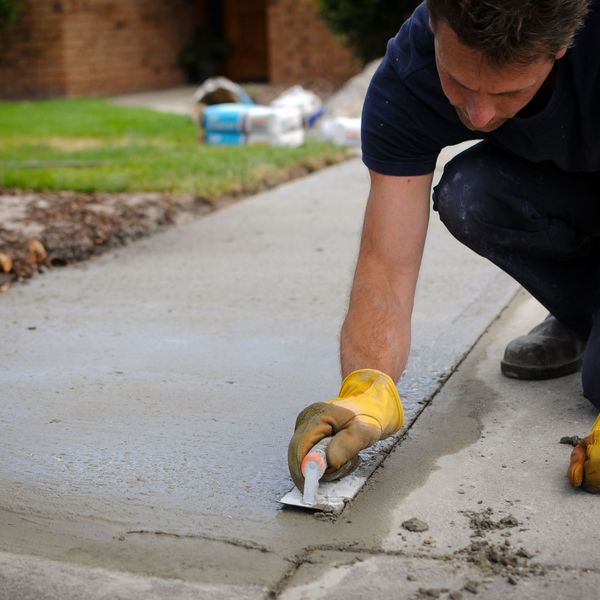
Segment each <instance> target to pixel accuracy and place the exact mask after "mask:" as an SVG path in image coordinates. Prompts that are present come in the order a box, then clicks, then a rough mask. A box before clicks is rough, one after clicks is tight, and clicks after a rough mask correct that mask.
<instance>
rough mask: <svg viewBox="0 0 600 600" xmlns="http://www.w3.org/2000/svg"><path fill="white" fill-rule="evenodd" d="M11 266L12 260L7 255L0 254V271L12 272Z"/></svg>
mask: <svg viewBox="0 0 600 600" xmlns="http://www.w3.org/2000/svg"><path fill="white" fill-rule="evenodd" d="M12 266H13V264H12V258H11V257H10V256H8V254H4V252H0V269H2V270H3V271H4V272H5V273H8V272H10V271H11V270H12Z"/></svg>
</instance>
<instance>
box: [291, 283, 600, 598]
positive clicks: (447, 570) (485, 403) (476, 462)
mask: <svg viewBox="0 0 600 600" xmlns="http://www.w3.org/2000/svg"><path fill="white" fill-rule="evenodd" d="M545 314H546V313H545V311H544V310H543V309H542V308H541V307H540V306H539V305H538V304H537V303H536V302H535V301H533V300H531V299H530V298H527V297H526V296H525V294H522V295H521V296H520V297H519V298H518V299H517V300H516V301H515V302H514V303H513V305H512V306H511V308H510V309H509V310H508V311H506V312H505V313H504V314H503V315H502V317H501V318H500V320H499V321H497V322H496V323H495V324H494V325H493V326H492V328H491V329H490V332H489V333H488V334H486V335H485V336H484V337H483V338H482V340H481V341H480V343H479V344H478V345H477V346H476V347H475V349H474V350H473V352H472V353H471V354H470V355H469V356H468V357H467V359H466V360H465V361H464V362H463V363H462V364H461V365H460V366H459V368H458V369H457V371H456V372H455V373H454V374H453V376H452V377H451V378H450V380H449V381H448V383H447V384H446V385H445V386H444V388H443V389H442V391H441V392H440V393H439V394H438V395H437V396H436V397H435V398H434V400H433V402H432V404H431V406H430V407H428V409H427V410H426V411H425V412H424V413H423V414H422V415H421V417H420V418H419V419H418V421H417V422H416V424H415V425H414V426H413V428H412V429H411V430H410V431H409V433H408V435H407V436H406V438H405V439H404V440H403V442H402V444H400V445H399V446H397V447H396V448H395V449H394V451H393V452H392V453H391V455H390V456H389V457H388V458H387V459H386V461H385V463H384V465H383V466H384V468H382V469H379V470H378V471H377V472H376V473H375V474H374V475H373V476H372V478H371V479H370V481H369V483H368V484H367V485H366V486H365V488H363V490H362V492H361V494H360V496H359V497H358V498H357V499H356V500H355V501H354V502H353V504H352V507H351V510H349V511H348V512H347V513H346V520H345V522H344V524H343V525H341V524H340V525H339V526H338V528H339V530H343V533H342V534H341V535H339V536H336V542H335V543H334V544H330V545H327V544H322V545H321V546H316V547H315V548H313V549H312V550H311V551H310V552H307V553H306V554H305V555H304V556H303V561H300V563H299V565H298V568H297V570H296V571H295V572H294V573H293V575H291V576H290V577H289V578H288V579H287V580H286V582H285V585H284V586H282V593H281V595H280V597H281V598H282V600H298V599H311V600H312V599H320V598H327V599H330V598H333V599H337V598H339V599H342V598H343V599H345V600H347V599H353V598H357V599H358V598H364V597H369V596H373V595H375V596H377V597H393V598H399V599H419V598H450V599H452V598H454V599H458V598H461V597H462V598H470V597H472V596H473V595H474V594H477V597H478V598H484V599H492V600H495V599H501V598H528V599H538V598H539V599H546V598H595V597H597V590H598V585H599V584H600V568H599V566H598V565H599V563H598V549H597V543H596V539H595V535H593V534H590V532H591V531H595V524H596V523H597V522H598V519H599V518H600V504H599V503H598V500H599V498H598V496H594V495H591V494H587V493H585V492H581V491H576V490H573V489H572V488H571V487H570V486H569V485H568V482H567V478H566V471H567V467H568V463H569V453H570V450H571V448H570V447H569V446H565V445H562V444H560V443H559V440H560V438H561V437H562V436H563V435H571V434H579V435H583V434H585V433H587V432H589V430H590V428H591V425H592V423H593V421H594V418H595V415H596V412H597V411H595V410H594V408H593V407H592V405H591V404H590V403H589V402H587V401H586V400H585V399H584V398H583V397H582V394H581V384H580V378H579V375H578V374H577V375H573V376H569V377H564V378H561V379H558V380H554V381H551V382H547V381H546V382H544V381H542V382H520V381H515V380H509V379H506V378H504V377H503V376H502V375H501V374H500V370H499V359H500V357H501V356H502V351H503V349H504V346H505V345H506V343H507V342H508V341H509V340H510V339H512V338H513V337H516V336H517V335H519V334H522V333H523V331H527V330H528V329H529V328H530V327H531V326H532V325H533V324H535V323H536V322H538V321H540V320H541V319H542V318H543V317H544V316H545ZM411 518H418V519H420V520H422V521H424V522H426V523H427V524H428V529H427V530H426V531H424V532H410V531H407V529H406V528H405V527H403V525H402V524H403V523H405V522H406V521H407V520H408V519H411ZM367 523H368V524H370V526H369V527H367Z"/></svg>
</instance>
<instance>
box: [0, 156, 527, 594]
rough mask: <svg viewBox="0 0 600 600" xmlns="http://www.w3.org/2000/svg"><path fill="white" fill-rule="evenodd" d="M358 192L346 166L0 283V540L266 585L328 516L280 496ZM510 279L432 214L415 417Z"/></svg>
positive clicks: (333, 338) (348, 272)
mask: <svg viewBox="0 0 600 600" xmlns="http://www.w3.org/2000/svg"><path fill="white" fill-rule="evenodd" d="M366 194H367V174H366V172H365V170H364V168H363V167H362V166H361V165H360V163H359V162H358V161H351V162H348V163H346V164H344V165H340V166H338V167H335V168H332V169H329V170H327V171H324V172H321V173H319V174H316V175H314V176H311V177H308V178H306V179H303V180H301V181H296V182H293V183H291V184H288V185H285V186H282V187H280V188H278V189H276V190H273V191H271V192H269V193H266V194H262V195H260V196H257V197H255V198H253V199H251V200H248V201H246V202H244V203H240V204H237V205H235V206H232V207H229V208H227V209H225V210H223V211H220V212H218V213H216V214H214V215H211V216H209V217H207V218H204V219H202V220H201V221H198V222H196V223H193V224H191V225H189V226H183V227H180V228H177V229H172V230H170V231H167V232H165V233H164V234H161V235H157V236H155V237H153V238H151V239H148V240H144V241H142V242H140V243H137V244H135V245H133V246H131V247H129V248H127V249H125V250H122V251H120V252H118V253H114V254H111V255H107V256H104V257H102V258H99V259H97V260H93V261H90V262H89V263H88V264H86V265H83V266H81V267H79V268H73V269H65V270H55V271H54V272H53V273H52V274H49V275H46V276H45V277H43V278H39V279H36V280H34V281H32V282H31V283H30V284H28V285H27V286H23V287H21V288H15V289H13V290H11V291H10V292H9V293H8V294H5V295H3V296H2V297H0V317H1V318H0V331H1V332H2V336H3V339H5V340H9V339H10V340H11V344H10V345H5V346H4V347H3V351H2V390H3V395H2V398H1V399H0V424H1V426H2V430H3V439H2V444H1V445H0V481H1V482H2V485H1V486H0V550H5V551H10V552H18V553H27V554H34V555H38V556H43V557H48V558H52V559H60V560H65V561H71V562H75V563H79V564H82V565H90V566H100V567H105V568H108V569H118V570H130V571H132V572H136V573H144V574H150V575H154V576H160V577H180V578H183V579H186V580H189V581H203V582H213V583H224V584H227V585H238V584H239V585H241V584H246V585H250V586H258V587H260V588H262V587H270V586H273V585H276V583H277V582H278V581H279V580H280V578H281V577H282V576H285V573H286V572H287V571H288V569H289V562H288V561H289V560H290V557H293V556H295V555H296V554H297V553H298V552H301V551H302V550H303V549H304V548H305V547H307V546H309V545H310V544H312V543H314V542H315V540H318V539H319V537H320V536H322V535H323V531H324V530H323V527H324V525H323V523H321V522H319V521H316V520H314V519H311V518H307V516H306V515H305V514H302V513H298V512H290V511H282V510H280V509H279V506H278V504H277V502H276V500H277V499H278V498H280V497H281V496H282V495H283V493H284V492H286V491H287V490H288V489H289V487H290V485H291V483H290V479H289V476H288V473H287V465H286V448H287V443H288V441H289V437H290V435H291V432H292V428H293V423H294V419H295V416H296V414H297V412H298V411H299V410H300V409H301V408H303V407H304V406H306V405H307V404H309V403H311V402H314V401H319V400H322V399H325V398H327V397H329V396H331V395H333V394H335V392H336V390H337V388H338V386H339V367H338V356H337V354H338V351H337V345H338V342H337V339H338V333H339V327H340V324H341V321H342V319H343V315H344V311H345V305H346V296H347V293H348V291H349V286H350V281H351V277H352V271H353V266H354V260H355V256H356V251H357V245H358V235H359V230H360V225H361V220H362V212H363V210H364V203H365V199H366ZM515 288H516V286H515V285H514V284H513V283H511V282H510V281H509V280H508V278H507V277H505V276H504V275H502V274H500V273H499V272H498V271H497V270H496V269H495V268H493V267H491V266H490V265H488V264H487V263H485V262H484V261H483V260H482V259H480V258H478V257H477V256H475V255H473V254H471V253H469V252H468V251H467V250H465V249H464V248H462V247H461V246H460V245H459V244H457V243H456V242H454V240H452V239H451V238H450V236H449V235H448V234H447V233H446V231H445V230H444V229H443V228H442V227H441V226H440V225H439V223H438V222H437V219H436V218H434V219H433V220H432V226H431V235H430V238H429V241H428V248H427V252H426V257H425V261H424V270H423V274H422V279H421V282H420V287H419V293H418V302H417V310H416V313H415V327H414V333H415V335H414V340H413V341H414V352H413V355H412V358H411V364H410V366H409V369H408V372H407V375H406V377H405V378H404V380H403V381H402V382H401V385H400V389H401V393H402V395H403V397H404V400H405V405H406V409H407V414H408V417H409V422H410V421H411V420H413V419H414V418H415V416H416V415H417V414H418V412H419V411H420V410H421V409H422V408H423V406H424V404H425V403H426V402H427V401H428V398H429V397H430V396H431V395H432V394H433V393H435V391H436V390H437V389H438V388H439V386H440V384H441V382H442V381H443V380H444V379H445V378H447V377H448V375H449V374H450V373H451V372H452V370H453V368H454V367H455V365H456V364H457V363H458V362H459V361H460V360H462V358H463V356H464V354H465V353H466V352H467V351H468V350H469V348H470V347H471V346H472V344H473V343H474V342H475V341H476V340H477V338H478V337H479V336H480V334H481V332H482V331H483V330H484V329H485V328H486V327H487V325H488V324H489V322H490V321H491V320H493V319H494V318H495V316H496V315H497V314H498V312H499V311H500V310H501V308H502V307H503V306H504V305H505V304H506V302H507V301H508V300H509V298H510V297H511V296H512V294H513V293H514V290H515ZM388 450H389V446H387V447H386V446H383V447H382V448H379V449H376V450H374V452H375V453H376V454H377V453H378V456H379V458H382V457H383V456H384V454H385V452H387V451H388ZM376 530H378V529H377V527H375V528H374V529H373V531H376ZM328 535H329V534H328Z"/></svg>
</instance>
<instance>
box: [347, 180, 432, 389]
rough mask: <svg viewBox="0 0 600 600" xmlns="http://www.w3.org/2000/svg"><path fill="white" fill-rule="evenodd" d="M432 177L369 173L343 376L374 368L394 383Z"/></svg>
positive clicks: (406, 337)
mask: <svg viewBox="0 0 600 600" xmlns="http://www.w3.org/2000/svg"><path fill="white" fill-rule="evenodd" d="M431 180H432V175H431V174H428V175H422V176H418V177H390V176H385V175H379V174H377V173H373V172H371V191H370V194H369V201H368V203H367V208H366V211H365V221H364V225H363V232H362V239H361V246H360V252H359V256H358V262H357V266H356V273H355V274H354V282H353V284H352V292H351V294H350V306H349V308H348V314H347V316H346V320H345V322H344V325H343V327H342V333H341V340H340V345H341V349H340V354H341V367H342V374H343V376H344V377H346V376H347V375H348V374H349V373H351V372H352V371H356V370H358V369H378V370H379V371H383V372H384V373H386V374H387V375H389V376H390V377H391V378H392V379H393V380H394V381H398V379H400V376H401V375H402V372H403V371H404V368H405V366H406V362H407V359H408V353H409V350H410V321H411V315H412V309H413V303H414V296H415V289H416V286H417V278H418V275H419V268H420V265H421V258H422V256H423V246H424V243H425V236H426V233H427V222H428V218H429V193H430V189H431Z"/></svg>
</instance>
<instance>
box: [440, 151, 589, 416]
mask: <svg viewBox="0 0 600 600" xmlns="http://www.w3.org/2000/svg"><path fill="white" fill-rule="evenodd" d="M433 207H434V210H437V211H438V212H439V215H440V218H441V220H442V221H443V223H444V224H445V225H446V227H447V228H448V229H449V231H450V232H451V233H452V235H454V237H456V238H457V239H458V240H459V241H461V242H462V243H463V244H465V245H467V246H468V247H469V248H471V249H472V250H474V251H475V252H477V253H478V254H480V255H481V256H484V257H485V258H488V259H489V260H491V261H492V262H493V263H494V264H496V265H498V266H499V267H500V268H501V269H502V270H504V271H506V272H507V273H508V274H509V275H511V276H512V277H514V278H515V279H516V280H517V281H518V282H519V283H520V284H521V285H522V286H523V287H524V288H525V289H526V290H528V291H529V292H530V293H531V294H532V295H533V296H534V297H535V298H537V300H539V301H540V302H541V303H542V304H543V305H544V306H545V307H546V308H547V309H548V310H549V311H550V312H551V313H552V314H553V315H554V316H555V317H556V318H557V319H558V320H559V321H561V322H562V323H563V324H564V325H566V326H567V327H569V328H570V329H572V330H573V331H574V332H575V333H576V334H577V335H578V336H579V337H581V338H582V339H583V340H586V339H587V347H586V352H585V356H584V360H583V370H582V380H583V393H584V395H585V397H586V398H588V399H589V400H590V401H591V402H592V403H593V404H594V405H595V406H596V407H598V408H600V173H593V174H588V173H565V172H564V171H561V170H560V169H558V168H557V167H556V166H554V165H552V164H549V163H543V164H536V163H531V162H529V161H526V160H524V159H522V158H517V157H515V156H511V155H509V154H506V153H504V152H502V151H500V150H498V149H496V148H494V147H493V146H492V145H491V144H490V143H488V142H480V143H478V144H476V145H475V146H472V147H471V148H469V149H468V150H466V151H465V152H462V153H461V154H459V155H458V156H457V157H455V158H454V159H453V160H451V161H450V162H449V163H448V164H447V165H446V168H445V169H444V174H443V176H442V179H441V181H440V183H439V184H438V185H437V186H436V187H435V189H434V192H433ZM524 333H525V332H524Z"/></svg>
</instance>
